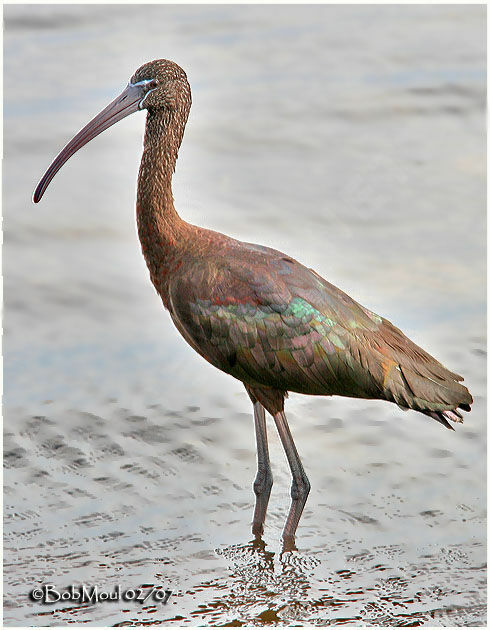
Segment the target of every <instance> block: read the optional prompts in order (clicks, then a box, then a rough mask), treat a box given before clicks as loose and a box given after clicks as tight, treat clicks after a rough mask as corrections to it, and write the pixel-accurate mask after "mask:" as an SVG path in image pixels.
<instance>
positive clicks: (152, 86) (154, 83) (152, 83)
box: [148, 79, 158, 90]
mask: <svg viewBox="0 0 490 630" xmlns="http://www.w3.org/2000/svg"><path fill="white" fill-rule="evenodd" d="M156 87H158V81H157V80H156V79H153V80H152V81H150V83H148V89H149V90H154V89H155V88H156Z"/></svg>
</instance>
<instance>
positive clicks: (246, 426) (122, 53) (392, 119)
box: [3, 5, 486, 626]
mask: <svg viewBox="0 0 490 630" xmlns="http://www.w3.org/2000/svg"><path fill="white" fill-rule="evenodd" d="M4 25H5V31H4V169H3V227H4V247H3V273H4V306H5V309H4V346H3V353H4V428H5V440H4V448H5V453H4V461H5V465H6V472H5V476H4V482H5V494H4V512H5V514H4V518H5V525H4V535H5V556H4V579H5V586H4V594H5V601H4V605H5V608H4V615H5V620H4V621H5V624H6V625H54V624H62V625H65V624H67V623H84V624H85V625H99V626H100V625H117V624H119V625H131V624H141V623H145V624H151V623H163V622H164V623H166V624H168V625H186V624H193V625H243V624H253V625H267V624H271V625H283V624H291V623H297V624H313V625H329V624H332V625H335V624H343V625H345V624H351V625H366V624H368V625H373V624H379V625H430V626H434V625H484V624H485V623H486V620H485V605H486V593H485V585H486V574H485V559H486V547H485V544H486V543H485V501H486V490H485V453H486V434H485V418H486V339H485V331H486V319H485V317H486V296H485V287H486V277H485V274H486V241H485V233H486V216H485V211H486V205H485V204H486V198H485V191H486V129H485V122H486V118H485V106H486V102H485V99H486V83H485V79H486V30H485V25H486V8H485V7H484V6H456V5H448V6H442V5H440V6H436V5H434V6H428V5H427V6H423V5H414V6H409V5H397V6H387V5H373V6H368V5H366V6H355V5H351V6H347V5H346V6H341V5H337V6H336V5H309V6H299V5H297V6H295V5H274V6H247V5H241V6H240V5H236V6H233V5H180V6H176V5H138V6H136V5H100V6H97V5H73V6H66V5H16V6H14V5H10V6H9V5H7V6H6V7H5V9H4ZM155 58H169V59H172V60H173V61H175V62H177V63H178V64H179V65H181V66H182V67H183V68H184V69H185V71H186V72H187V75H188V78H189V82H190V84H191V87H192V92H193V107H192V110H191V114H190V118H189V123H188V126H187V130H186V133H185V136H184V142H183V146H182V149H181V152H180V156H179V160H178V163H177V170H176V174H175V178H174V197H175V204H176V208H177V209H178V211H179V212H180V214H181V215H182V217H183V218H185V219H186V220H188V221H190V222H192V223H196V224H199V225H203V226H206V227H209V228H212V229H216V230H218V231H222V232H225V233H227V234H229V235H231V236H234V237H236V238H239V239H241V240H245V241H251V242H259V243H262V244H265V245H269V246H272V247H274V248H277V249H280V250H282V251H285V252H287V253H288V254H290V255H292V256H294V257H295V258H297V259H299V260H300V261H301V262H303V263H304V264H306V265H308V266H310V267H313V268H314V269H316V270H317V271H318V272H319V273H320V274H321V275H322V276H324V277H325V278H327V279H328V280H329V281H330V282H332V283H334V284H335V285H337V286H339V287H340V288H342V289H343V290H344V291H346V292H347V293H349V294H350V295H351V296H352V297H353V298H354V299H356V300H357V301H359V302H360V303H361V304H363V305H364V306H366V307H368V308H370V309H371V310H373V311H375V312H377V313H379V314H381V315H383V316H385V317H387V318H388V319H390V320H391V321H392V322H393V323H395V324H396V325H397V326H399V327H400V328H402V330H403V331H404V332H405V333H406V334H407V335H408V336H410V337H411V338H412V339H413V340H414V341H415V342H416V343H418V344H419V345H421V346H423V347H424V348H425V349H426V350H428V351H429V352H430V353H431V354H433V355H434V356H436V357H437V358H438V359H439V360H440V361H441V362H443V363H444V364H445V365H446V366H447V367H448V368H450V369H452V370H454V371H456V372H458V373H460V374H462V375H464V377H465V384H467V386H468V388H469V389H470V391H471V392H472V394H473V396H474V398H475V404H474V407H473V411H472V412H471V414H469V415H466V416H465V424H464V425H462V426H461V425H460V426H458V427H457V430H456V432H449V431H446V430H445V429H444V428H443V427H441V426H440V425H438V424H437V423H436V422H434V421H431V420H429V419H428V418H426V417H424V416H422V415H420V414H416V413H413V412H409V413H402V412H401V411H400V410H399V409H398V408H397V407H395V406H394V405H390V404H388V403H381V402H372V401H354V400H348V399H340V398H338V399H326V398H313V397H302V396H299V395H292V396H291V398H290V400H289V401H288V405H287V408H286V411H287V413H288V418H289V421H290V426H291V430H292V433H293V436H294V437H295V441H296V445H297V447H298V450H299V452H300V455H301V456H302V459H303V462H304V464H305V468H306V470H307V473H308V476H309V478H310V481H311V484H312V491H311V494H310V497H309V499H308V503H307V505H306V509H305V513H304V515H303V518H302V521H301V523H300V526H299V529H298V539H297V544H298V551H296V552H288V553H281V542H280V536H281V531H282V527H283V524H284V520H285V517H286V514H287V510H288V507H289V483H290V479H289V471H288V467H287V462H286V460H285V457H284V455H283V453H282V449H281V446H280V444H279V441H278V439H277V436H276V434H275V430H274V427H273V426H272V422H271V423H270V425H269V426H270V432H269V433H270V442H271V457H272V465H273V473H274V479H275V485H274V487H273V491H272V495H271V501H270V506H269V513H268V520H267V521H266V529H265V535H264V541H263V544H262V545H254V544H252V542H251V539H252V535H251V533H250V527H251V525H250V524H251V519H252V512H253V501H254V494H253V491H252V482H253V479H254V476H255V441H254V431H253V422H252V415H251V412H252V407H251V404H250V402H249V400H248V397H247V396H246V394H245V391H244V389H243V387H242V385H241V384H240V383H239V382H238V381H235V380H233V379H232V378H231V377H229V376H227V375H225V374H222V373H220V372H218V371H217V370H215V369H214V368H212V367H211V366H210V365H208V364H207V363H206V362H205V361H204V360H203V359H201V358H200V357H199V356H198V355H197V354H195V353H194V352H193V351H192V350H191V348H190V347H188V346H187V345H186V343H185V342H184V341H183V340H182V339H181V338H180V336H179V334H178V333H177V331H176V330H175V329H174V327H173V325H172V323H171V320H170V317H169V316H168V313H166V312H165V311H164V310H163V307H162V305H161V302H160V299H159V297H158V296H157V295H156V293H155V292H154V289H153V287H152V286H151V283H150V280H149V276H148V272H147V269H146V266H145V263H144V260H143V257H142V255H141V250H140V245H139V242H138V239H137V234H136V227H135V192H136V180H137V171H138V165H139V160H140V157H141V150H142V138H143V131H144V115H143V114H135V115H134V116H132V117H130V118H127V119H125V120H123V121H122V122H120V123H119V124H118V125H117V126H115V127H113V128H111V129H110V130H109V131H107V132H105V133H104V134H102V135H101V136H99V137H98V138H97V139H95V140H94V141H92V142H91V143H90V144H89V145H87V146H86V147H85V148H83V150H82V151H80V152H79V153H78V154H77V155H76V156H75V157H73V158H72V159H71V160H70V161H69V162H68V163H67V165H66V166H65V167H64V168H63V170H62V171H61V172H60V173H59V174H58V175H57V176H56V178H55V179H54V181H53V182H52V184H51V185H50V187H49V189H48V191H47V193H46V195H45V196H44V198H43V200H42V202H41V203H40V204H39V205H38V206H34V205H33V204H32V201H31V197H32V193H33V191H34V188H35V186H36V184H37V182H38V181H39V179H40V177H41V176H42V174H43V173H44V171H45V170H46V168H47V167H48V166H49V164H50V162H51V160H52V158H53V157H54V156H55V155H56V154H57V153H58V152H59V150H60V149H61V148H62V147H63V146H64V144H65V143H66V142H67V141H68V140H69V139H70V138H71V137H72V136H73V135H74V134H75V133H76V132H77V131H78V130H79V129H80V128H81V127H82V126H83V125H84V124H85V123H86V122H88V120H89V119H90V118H92V116H93V115H95V114H96V113H97V112H98V111H100V110H101V109H102V108H103V107H105V105H106V104H107V103H108V102H109V101H110V100H112V99H113V98H114V97H115V96H116V95H117V94H119V93H120V91H121V90H122V89H123V88H124V86H125V85H126V83H127V81H128V79H129V77H130V76H131V75H132V74H133V72H134V71H135V70H136V69H137V68H138V67H139V66H140V65H141V64H143V63H144V62H146V61H149V60H151V59H155ZM47 582H49V583H53V584H55V585H56V586H58V587H60V588H61V587H64V586H68V585H70V584H72V583H75V584H77V583H80V582H85V583H87V584H97V585H99V587H100V588H107V589H112V588H113V587H114V585H115V584H118V583H120V584H121V585H122V587H123V588H134V587H138V586H141V585H144V584H146V585H157V586H158V585H161V586H163V587H164V588H170V589H171V590H173V595H172V596H171V598H170V600H169V603H168V604H167V605H166V606H163V605H162V604H150V603H149V602H147V603H146V604H145V605H136V604H132V603H130V604H128V603H123V602H119V603H105V604H99V605H97V606H88V605H75V604H70V603H63V604H57V605H51V606H43V605H41V604H39V603H34V602H31V601H30V600H29V599H28V597H27V594H28V592H29V591H30V590H31V589H32V588H33V587H34V586H36V585H37V584H42V583H47Z"/></svg>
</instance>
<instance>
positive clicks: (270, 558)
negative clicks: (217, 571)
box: [191, 536, 318, 625]
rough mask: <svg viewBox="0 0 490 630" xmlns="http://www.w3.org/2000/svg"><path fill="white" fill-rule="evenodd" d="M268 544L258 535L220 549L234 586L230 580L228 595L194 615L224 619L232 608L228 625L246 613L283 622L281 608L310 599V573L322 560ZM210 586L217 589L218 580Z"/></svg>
mask: <svg viewBox="0 0 490 630" xmlns="http://www.w3.org/2000/svg"><path fill="white" fill-rule="evenodd" d="M266 547H267V545H266V543H265V542H264V540H263V539H262V538H261V537H260V536H256V537H255V538H254V539H253V540H251V541H249V542H247V543H245V544H238V545H230V546H227V547H220V548H218V549H216V553H217V554H218V555H220V556H222V557H224V558H226V560H227V561H228V563H229V571H230V577H231V579H232V581H233V583H232V584H231V587H230V583H228V584H227V588H226V597H223V598H221V597H219V598H216V599H214V600H213V601H212V602H210V603H208V605H207V606H206V608H207V610H204V609H203V607H202V606H200V607H199V608H198V610H196V611H194V612H193V613H191V617H201V618H202V616H203V614H205V615H206V616H208V615H209V617H210V618H209V621H211V620H212V618H213V617H216V618H217V619H218V618H219V619H220V620H221V621H222V620H223V613H224V612H225V611H229V613H228V614H229V615H230V618H229V619H228V623H227V624H226V625H230V623H233V622H234V621H235V623H239V622H238V619H239V618H243V615H245V616H246V618H247V619H253V620H254V623H257V624H260V625H262V624H268V623H275V622H280V621H281V617H280V616H278V615H279V614H280V611H281V610H284V609H285V608H287V607H288V606H289V605H290V604H291V602H301V601H303V602H304V601H306V600H307V599H308V592H309V591H310V589H311V584H310V574H311V572H312V570H313V569H314V567H315V566H316V565H317V564H318V561H317V560H315V559H314V558H311V557H308V556H306V555H303V554H301V553H298V552H296V551H293V550H291V549H286V548H285V547H284V546H283V548H282V550H281V551H280V552H276V551H268V550H267V548H266ZM203 586H204V585H203ZM207 587H208V588H209V587H210V588H212V589H215V588H216V587H217V584H210V583H209V582H208V583H207ZM206 613H207V614H206ZM233 625H234V624H233Z"/></svg>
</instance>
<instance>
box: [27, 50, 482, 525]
mask: <svg viewBox="0 0 490 630" xmlns="http://www.w3.org/2000/svg"><path fill="white" fill-rule="evenodd" d="M128 90H129V91H130V98H131V95H132V94H133V93H135V91H136V90H139V92H138V94H139V97H138V98H139V99H140V100H134V103H133V104H130V107H132V109H131V111H136V109H135V107H137V108H138V109H141V108H143V107H145V108H146V109H148V117H147V126H146V134H145V145H144V151H143V158H142V163H141V167H140V173H139V180H138V199H137V223H138V233H139V237H140V240H141V244H142V249H143V254H144V256H145V259H146V262H147V265H148V268H149V271H150V277H151V280H152V282H153V284H154V286H155V288H156V290H157V292H158V293H159V295H160V296H161V298H162V301H163V304H164V306H165V307H166V308H167V309H168V310H169V312H170V315H171V317H172V320H173V322H174V323H175V325H176V327H177V328H178V330H179V331H180V333H181V334H182V336H183V337H184V339H185V340H186V341H187V342H188V343H189V344H190V345H191V346H192V347H193V348H194V349H195V350H196V351H197V352H198V353H199V354H200V355H201V356H203V357H204V358H205V359H206V360H207V361H209V362H210V363H211V364H212V365H214V366H215V367H217V368H218V369H220V370H222V371H224V372H226V373H228V374H230V375H232V376H234V377H235V378H237V379H238V380H240V381H242V382H243V383H244V385H245V387H246V389H247V391H248V393H249V395H250V398H251V399H252V401H253V403H254V410H255V424H256V431H257V445H258V459H259V473H258V476H257V480H256V483H255V491H256V494H257V505H256V514H255V518H254V531H256V532H260V531H261V529H262V526H263V521H264V519H265V510H266V508H267V502H268V498H269V494H270V486H271V485H272V477H271V474H270V465H269V459H268V453H267V438H266V433H265V419H264V409H266V410H267V411H268V412H269V413H271V414H272V415H273V416H274V419H275V421H276V424H277V427H278V429H279V433H280V435H281V439H282V441H283V444H284V447H285V449H286V454H287V456H288V459H289V462H290V465H291V470H292V473H293V488H292V496H293V504H292V507H291V511H290V515H289V518H288V522H287V524H286V528H285V536H286V537H292V536H294V532H295V529H296V526H297V524H298V521H299V517H300V515H301V511H302V509H303V506H304V503H305V501H306V496H307V494H308V490H309V483H308V480H307V478H306V475H305V473H304V470H303V468H302V465H301V462H300V460H299V457H298V455H297V452H296V449H295V447H294V443H293V442H292V438H291V434H290V433H289V429H288V427H287V423H286V418H285V415H284V399H285V397H286V396H287V393H288V392H289V391H292V392H299V393H302V394H313V395H327V396H332V395H339V396H349V397H355V398H367V399H382V400H387V401H391V402H394V403H396V404H398V405H399V406H400V407H402V408H408V409H414V410H417V411H420V412H422V413H424V414H426V415H430V416H432V417H433V418H435V419H436V420H438V421H439V422H441V423H442V424H444V425H445V426H447V427H448V428H452V427H451V426H450V424H449V422H448V420H451V421H455V422H459V421H461V414H460V413H459V411H458V408H459V409H464V410H466V411H469V409H470V404H471V402H472V398H471V395H470V394H469V392H468V390H467V389H466V387H464V386H463V385H462V384H461V383H460V381H461V380H462V377H460V376H459V375H457V374H455V373H453V372H451V371H449V370H447V369H446V368H445V367H444V366H443V365H441V364H440V363H439V362H438V361H437V360H436V359H434V358H433V357H432V356H430V355H429V354H428V353H427V352H425V351H424V350H422V348H420V347H418V346H417V345H416V344H414V343H413V342H412V341H410V340H409V339H408V338H407V337H406V336H405V335H404V334H403V333H402V332H401V331H400V330H399V329H398V328H396V327H395V326H394V325H393V324H391V322H389V321H388V320H386V319H384V318H382V317H380V316H378V315H376V314H375V313H372V312H371V311H369V310H368V309H366V308H364V307H363V306H361V305H360V304H358V303H357V302H355V301H354V300H353V299H352V298H350V297H349V296H348V295H346V294H345V293H343V292H342V291H341V290H340V289H338V288H336V287H335V286H333V285H332V284H330V283H329V282H327V281H326V280H324V279H323V278H322V277H321V276H320V275H318V274H317V273H316V272H315V271H313V270H312V269H309V268H307V267H305V266H304V265H302V264H301V263H299V262H298V261H296V260H294V259H293V258H291V257H290V256H287V255H286V254H283V253H281V252H279V251H277V250H274V249H271V248H269V247H264V246H262V245H254V244H251V243H244V242H241V241H238V240H236V239H233V238H230V237H228V236H225V235H223V234H220V233H218V232H213V231H211V230H206V229H204V228H200V227H197V226H194V225H190V224H189V223H186V222H185V221H184V220H182V219H181V218H180V216H179V215H178V214H177V212H176V210H175V208H174V203H173V197H172V192H171V179H172V174H173V171H174V168H175V162H176V159H177V153H178V149H179V147H180V143H181V140H182V136H183V132H184V128H185V124H186V121H187V116H188V113H189V109H190V104H191V97H190V88H189V85H188V83H187V78H186V76H185V73H184V72H183V70H181V68H179V66H177V65H176V64H173V63H172V62H169V61H166V60H160V61H155V62H151V63H149V64H145V65H144V66H142V67H141V68H140V69H139V70H138V71H137V72H136V73H135V75H134V76H133V77H132V79H131V82H130V84H129V86H128V88H127V90H126V92H127V91H128ZM123 94H125V93H123ZM134 98H135V99H136V96H135V97H134ZM125 99H127V97H125V98H121V99H119V101H118V100H117V99H116V101H114V102H113V103H112V104H111V105H110V106H108V108H106V110H104V111H103V112H102V113H101V115H99V116H100V117H101V118H100V119H98V117H96V118H95V119H94V121H92V123H89V125H87V127H86V128H85V129H84V130H82V131H81V132H80V134H78V135H77V136H76V138H75V139H74V140H73V141H72V143H70V144H69V145H68V146H67V147H66V149H65V150H64V151H65V152H66V153H65V154H64V153H63V152H62V154H60V157H59V158H57V160H55V162H54V163H53V165H52V167H50V170H48V172H47V174H46V176H45V178H43V180H42V181H41V183H40V185H39V187H38V189H37V191H36V193H35V197H34V199H35V201H38V200H39V198H40V196H41V195H42V193H43V192H44V190H45V188H46V186H47V184H48V183H49V181H50V179H52V177H53V176H54V174H55V173H56V172H57V170H58V169H59V168H60V167H61V165H62V164H63V163H64V161H66V159H68V157H70V155H72V154H73V153H74V152H75V151H76V150H77V149H78V148H80V146H82V145H83V144H85V143H86V142H87V141H88V140H90V139H91V138H92V137H94V135H97V134H98V133H100V131H101V130H103V129H105V128H107V126H109V124H108V123H109V122H110V121H112V122H115V121H116V120H119V119H120V118H122V117H123V116H122V115H121V112H127V113H131V111H129V110H128V105H127V101H126V104H124V105H121V103H123V101H125ZM117 107H119V109H118V110H117V111H116V112H115V113H114V108H116V109H117ZM111 108H112V109H111ZM124 108H125V109H124ZM127 113H124V115H127ZM102 115H103V116H102ZM104 117H105V118H104ZM112 122H110V124H112ZM94 129H95V131H94Z"/></svg>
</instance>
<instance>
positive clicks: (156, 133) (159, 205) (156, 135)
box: [136, 112, 192, 303]
mask: <svg viewBox="0 0 490 630" xmlns="http://www.w3.org/2000/svg"><path fill="white" fill-rule="evenodd" d="M186 119H187V116H186V115H180V116H178V115H177V114H176V113H175V112H174V113H170V114H163V113H151V112H149V113H148V117H147V121H146V132H145V144H144V151H143V157H142V160H141V166H140V171H139V177H138V195H137V204H136V208H137V223H138V234H139V238H140V241H141V247H142V249H143V254H144V257H145V259H146V264H147V265H148V269H149V270H150V276H151V280H152V282H153V284H154V285H155V288H156V289H157V291H158V292H159V293H160V295H161V296H162V299H163V301H164V303H165V297H164V294H165V293H166V286H167V283H168V278H169V276H170V275H171V272H172V269H173V267H175V266H177V265H178V264H179V262H180V258H181V256H182V253H183V250H184V249H185V244H186V241H188V240H189V238H190V235H189V232H190V230H191V227H192V226H190V225H189V224H188V223H186V222H185V221H183V220H182V219H181V218H180V216H179V215H178V214H177V211H176V210H175V207H174V201H173V196H172V175H173V172H174V170H175V163H176V161H177V153H178V150H179V147H180V143H181V141H182V136H183V132H184V126H185V122H186Z"/></svg>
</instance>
